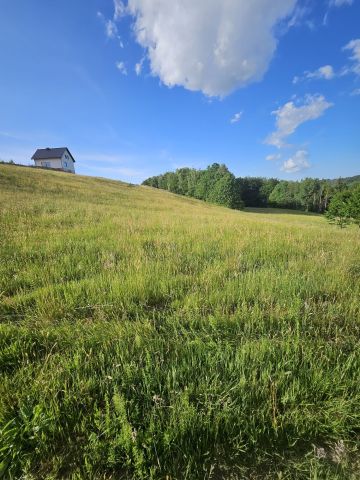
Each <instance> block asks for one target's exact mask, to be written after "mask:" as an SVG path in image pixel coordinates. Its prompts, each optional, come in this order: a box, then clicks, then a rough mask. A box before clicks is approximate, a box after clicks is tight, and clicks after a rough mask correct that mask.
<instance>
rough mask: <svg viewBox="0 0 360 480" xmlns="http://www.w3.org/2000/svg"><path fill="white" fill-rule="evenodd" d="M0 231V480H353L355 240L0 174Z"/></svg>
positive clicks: (164, 197)
mask: <svg viewBox="0 0 360 480" xmlns="http://www.w3.org/2000/svg"><path fill="white" fill-rule="evenodd" d="M0 232H1V234H0V322H1V323H0V371H1V376H0V425H1V426H0V430H1V431H0V457H1V459H0V462H2V463H1V467H0V469H1V470H0V471H2V473H3V476H4V478H10V479H18V478H20V477H21V478H24V479H25V478H26V479H44V478H47V479H55V478H56V479H57V478H64V479H110V478H112V479H121V478H124V479H128V478H136V479H150V478H154V479H168V480H170V479H189V480H190V479H205V478H206V479H221V478H224V479H250V478H251V479H275V478H278V479H280V478H281V479H309V478H312V479H347V480H349V479H355V478H358V472H359V469H360V456H359V450H358V448H359V431H360V429H359V427H360V408H359V405H360V383H359V372H360V348H359V333H360V332H359V330H360V329H359V318H360V315H359V313H360V312H359V293H360V287H359V284H360V282H359V280H360V267H359V265H360V243H359V238H360V237H359V233H358V230H357V229H356V228H355V227H354V228H349V229H344V230H341V229H337V228H336V227H334V226H331V225H328V224H327V222H326V221H325V220H324V218H323V217H321V216H317V215H305V214H300V213H294V212H291V213H288V212H284V211H276V210H266V211H260V210H252V211H247V212H238V211H232V210H228V209H225V208H221V207H217V206H213V205H209V204H205V203H202V202H200V201H197V200H193V199H187V198H185V197H179V196H176V195H172V194H170V193H167V192H164V191H160V190H155V189H151V188H149V187H135V186H131V185H127V184H124V183H121V182H115V181H110V180H104V179H98V178H88V177H81V176H72V175H68V174H63V173H59V172H51V171H43V170H35V169H30V168H21V167H14V166H8V165H6V166H5V165H3V166H1V165H0ZM21 475H23V476H21ZM0 477H1V474H0Z"/></svg>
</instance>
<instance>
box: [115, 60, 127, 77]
mask: <svg viewBox="0 0 360 480" xmlns="http://www.w3.org/2000/svg"><path fill="white" fill-rule="evenodd" d="M116 68H117V69H118V70H119V72H120V73H122V74H123V75H127V68H126V65H125V63H124V62H116Z"/></svg>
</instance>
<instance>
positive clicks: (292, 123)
mask: <svg viewBox="0 0 360 480" xmlns="http://www.w3.org/2000/svg"><path fill="white" fill-rule="evenodd" d="M331 106H332V103H330V102H327V101H326V100H325V97H323V96H322V95H307V96H306V97H305V99H304V100H303V102H302V104H301V103H299V102H297V104H296V103H295V102H294V101H291V102H288V103H286V104H285V105H283V106H282V107H280V108H278V109H277V110H275V111H274V112H272V114H273V115H275V116H276V130H275V132H273V133H271V134H270V135H269V136H268V137H267V139H266V140H265V143H267V144H269V145H273V146H275V147H278V148H281V147H284V146H285V143H284V140H285V139H286V138H287V137H289V136H290V135H292V134H293V133H294V132H295V131H296V129H297V128H298V127H299V126H300V125H301V124H303V123H305V122H307V121H309V120H315V119H317V118H319V117H321V116H322V115H323V113H324V112H325V111H326V110H327V109H328V108H330V107H331Z"/></svg>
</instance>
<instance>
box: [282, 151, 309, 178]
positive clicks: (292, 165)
mask: <svg viewBox="0 0 360 480" xmlns="http://www.w3.org/2000/svg"><path fill="white" fill-rule="evenodd" d="M310 167H311V165H310V162H309V152H308V151H307V150H298V151H297V152H295V154H294V155H293V156H292V157H290V158H289V159H288V160H286V161H285V162H284V163H283V164H282V167H281V170H282V171H283V172H286V173H297V172H301V171H302V170H306V169H307V168H310Z"/></svg>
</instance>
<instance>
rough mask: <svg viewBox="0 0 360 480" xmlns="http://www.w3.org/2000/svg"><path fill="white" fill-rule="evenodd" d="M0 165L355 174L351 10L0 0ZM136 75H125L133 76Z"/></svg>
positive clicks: (211, 1) (263, 0)
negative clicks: (42, 155)
mask: <svg viewBox="0 0 360 480" xmlns="http://www.w3.org/2000/svg"><path fill="white" fill-rule="evenodd" d="M0 6H1V16H0V46H1V48H0V66H1V74H0V111H1V116H0V158H1V159H4V160H9V159H14V160H15V161H17V162H19V163H25V164H29V163H31V161H30V158H31V156H32V154H33V152H34V151H35V149H36V148H42V147H47V146H54V147H57V146H68V147H69V148H70V150H71V152H72V153H73V155H74V157H75V158H76V161H77V163H76V170H77V173H81V174H85V175H96V176H103V177H108V178H115V179H121V180H125V181H131V182H134V183H138V182H141V181H142V180H144V179H145V178H147V177H148V176H151V175H155V174H158V173H162V172H164V171H167V170H174V169H176V168H178V167H183V166H192V167H196V168H203V167H206V166H207V165H209V164H211V163H213V162H219V163H226V165H227V166H228V167H229V168H230V170H231V171H233V172H234V173H235V174H236V175H237V176H248V175H250V176H266V177H278V178H284V179H298V178H303V177H306V176H312V177H320V178H331V177H338V176H350V175H355V174H359V173H360V1H359V0H353V1H351V0H324V1H322V0H306V1H305V0H303V1H296V0H272V1H271V2H270V1H269V0H252V2H248V0H227V1H220V0H198V1H197V2H193V0H172V1H169V0H152V1H149V0H128V2H127V1H126V2H124V3H123V2H121V1H120V0H115V1H114V0H77V1H73V0H62V1H61V2H59V1H55V0H36V1H35V0H34V1H29V0H16V1H14V0H0ZM136 70H137V71H136Z"/></svg>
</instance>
